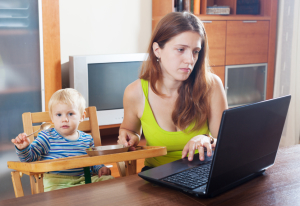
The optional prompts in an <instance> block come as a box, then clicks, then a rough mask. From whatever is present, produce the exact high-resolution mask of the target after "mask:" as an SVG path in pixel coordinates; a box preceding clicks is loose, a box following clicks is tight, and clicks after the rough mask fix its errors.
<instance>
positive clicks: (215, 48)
mask: <svg viewBox="0 0 300 206" xmlns="http://www.w3.org/2000/svg"><path fill="white" fill-rule="evenodd" d="M203 23H204V26H205V29H206V34H207V39H208V45H209V53H208V54H209V64H210V65H211V66H219V65H225V40H226V21H203Z"/></svg>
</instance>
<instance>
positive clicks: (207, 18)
mask: <svg viewBox="0 0 300 206" xmlns="http://www.w3.org/2000/svg"><path fill="white" fill-rule="evenodd" d="M196 16H197V17H198V18H199V19H201V20H202V21H228V20H230V21H254V20H257V21H261V20H270V19H271V17H270V16H261V15H238V14H236V15H203V14H200V15H196ZM162 17H164V16H155V17H152V21H157V22H158V21H159V20H160V19H161V18H162Z"/></svg>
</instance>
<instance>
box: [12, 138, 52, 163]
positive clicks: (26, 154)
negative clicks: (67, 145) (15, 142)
mask: <svg viewBox="0 0 300 206" xmlns="http://www.w3.org/2000/svg"><path fill="white" fill-rule="evenodd" d="M49 150H50V142H49V139H48V138H47V135H46V134H45V133H44V132H40V133H39V134H38V136H37V138H36V139H35V140H34V141H33V142H32V143H31V144H30V145H29V146H28V147H26V148H25V149H23V150H19V149H17V150H16V152H17V155H18V157H19V159H20V161H21V162H34V161H37V160H39V159H40V157H41V156H42V155H45V154H47V153H48V152H49Z"/></svg>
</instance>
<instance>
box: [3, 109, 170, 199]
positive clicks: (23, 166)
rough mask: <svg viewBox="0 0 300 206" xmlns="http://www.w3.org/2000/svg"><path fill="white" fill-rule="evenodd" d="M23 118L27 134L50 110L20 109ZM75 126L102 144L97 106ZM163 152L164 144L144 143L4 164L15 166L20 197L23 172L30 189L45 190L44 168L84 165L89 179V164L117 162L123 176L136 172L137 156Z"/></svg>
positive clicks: (159, 154) (16, 191)
mask: <svg viewBox="0 0 300 206" xmlns="http://www.w3.org/2000/svg"><path fill="white" fill-rule="evenodd" d="M22 120H23V128H24V132H25V133H26V134H31V133H33V132H34V131H37V130H38V129H39V128H40V125H36V123H42V122H51V118H50V116H49V112H36V113H30V112H27V113H23V115H22ZM52 127H53V126H52ZM78 130H80V131H83V132H86V133H89V134H91V136H92V137H93V139H94V145H95V146H101V138H100V131H99V125H98V120H97V113H96V107H88V108H86V119H85V120H84V121H83V122H81V123H80V124H79V127H78ZM37 135H38V133H35V134H34V135H32V136H30V137H29V139H30V142H32V141H33V140H34V137H36V136H37ZM166 153H167V151H166V147H147V146H143V147H142V149H141V150H137V151H133V152H126V153H119V154H110V155H103V156H94V157H89V156H88V155H81V156H75V157H67V158H60V159H53V160H44V161H36V162H20V161H17V162H16V161H8V162H7V166H8V168H10V169H14V170H16V171H12V172H11V177H12V183H13V187H14V191H15V196H16V197H21V196H24V192H23V188H22V183H21V177H22V175H23V174H27V175H29V177H30V185H31V193H32V194H36V193H41V192H44V185H43V173H45V172H50V171H60V170H65V169H72V168H78V167H83V168H84V173H85V182H86V183H90V182H91V177H90V170H89V167H90V166H94V165H98V164H107V163H113V162H117V167H118V170H119V173H120V176H121V177H124V176H127V175H131V174H136V159H144V158H148V157H155V156H161V155H165V154H166Z"/></svg>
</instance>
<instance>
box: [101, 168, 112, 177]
mask: <svg viewBox="0 0 300 206" xmlns="http://www.w3.org/2000/svg"><path fill="white" fill-rule="evenodd" d="M102 175H111V171H110V169H109V168H107V167H105V166H104V167H101V168H100V170H99V172H98V176H99V177H101V176H102Z"/></svg>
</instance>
